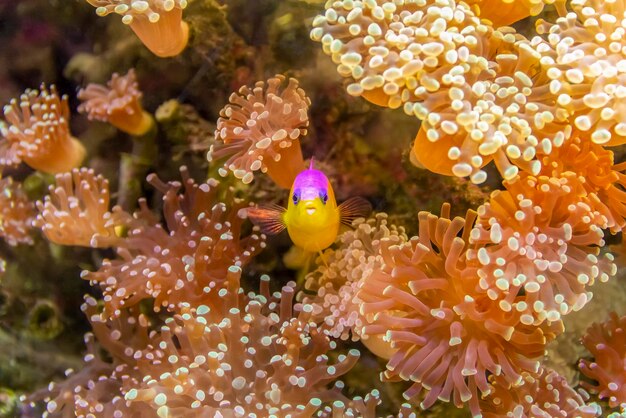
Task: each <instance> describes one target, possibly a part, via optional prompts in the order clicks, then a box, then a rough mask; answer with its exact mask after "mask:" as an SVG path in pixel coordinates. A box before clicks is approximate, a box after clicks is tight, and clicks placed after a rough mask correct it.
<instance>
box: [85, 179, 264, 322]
mask: <svg viewBox="0 0 626 418" xmlns="http://www.w3.org/2000/svg"><path fill="white" fill-rule="evenodd" d="M181 175H182V183H181V182H174V181H172V182H169V183H164V182H162V181H161V180H160V179H159V178H158V177H157V176H155V175H151V176H149V177H148V181H149V183H150V184H151V185H152V186H153V187H154V188H155V189H157V190H158V191H159V192H161V193H163V217H164V223H160V222H158V220H157V217H156V215H155V214H154V213H153V212H152V211H151V210H150V209H149V208H148V207H147V204H146V202H145V201H141V202H140V206H141V209H140V210H139V211H138V212H137V213H135V215H134V218H135V219H134V220H133V221H132V222H129V224H128V225H127V235H126V237H124V238H123V239H119V238H117V237H113V238H108V237H103V236H95V240H94V243H95V245H102V246H108V245H113V246H115V247H116V249H117V253H118V255H119V258H117V259H112V260H105V261H104V262H103V264H102V266H101V267H100V269H99V270H97V271H93V272H89V271H85V272H83V278H85V279H86V280H89V281H90V282H91V283H93V284H94V285H99V286H101V287H102V289H103V291H104V302H105V306H106V312H107V313H108V314H110V315H119V314H120V312H121V309H122V308H124V307H129V306H133V305H135V304H137V303H139V301H141V300H143V299H147V298H153V299H154V309H155V310H157V311H158V310H160V309H161V308H163V307H164V308H166V309H168V310H173V311H175V310H177V309H178V304H179V303H182V302H186V303H190V302H198V301H203V303H205V304H207V305H208V306H212V305H213V303H216V302H217V301H218V300H219V296H218V295H217V294H218V292H219V291H220V289H221V287H222V285H223V283H224V278H225V275H226V271H227V270H228V267H229V266H231V265H233V264H234V265H237V266H244V265H245V264H246V263H248V261H249V260H250V259H251V258H252V257H253V256H254V255H255V254H256V253H258V252H259V251H260V250H261V249H262V248H263V247H264V246H265V242H264V240H265V236H264V235H262V234H260V233H258V231H257V230H256V229H255V230H253V231H252V233H251V234H250V235H248V236H246V237H241V235H242V232H241V227H242V224H243V222H244V220H245V219H246V212H245V210H242V209H243V208H244V207H245V204H244V202H241V201H237V200H236V199H234V197H232V196H231V195H228V193H227V194H226V198H225V199H224V200H226V201H228V202H229V205H227V204H225V203H223V202H222V201H220V198H219V197H220V192H222V191H223V190H221V189H220V188H219V182H218V181H217V180H215V179H209V180H207V181H206V182H205V183H200V184H197V183H196V182H195V181H194V180H193V179H192V178H191V177H190V176H189V174H188V172H187V170H186V168H185V167H182V168H181ZM181 189H182V194H179V192H180V191H181ZM231 202H232V203H231Z"/></svg>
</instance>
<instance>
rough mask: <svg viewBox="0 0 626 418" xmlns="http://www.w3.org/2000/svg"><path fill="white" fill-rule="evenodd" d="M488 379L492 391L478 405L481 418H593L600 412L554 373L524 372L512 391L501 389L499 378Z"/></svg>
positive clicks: (542, 370)
mask: <svg viewBox="0 0 626 418" xmlns="http://www.w3.org/2000/svg"><path fill="white" fill-rule="evenodd" d="M489 380H490V381H491V383H492V386H491V387H492V392H491V393H490V394H489V396H488V397H487V398H486V399H484V400H482V401H481V403H480V405H481V409H482V412H483V417H484V418H502V417H510V418H513V417H515V418H531V417H532V418H569V417H577V418H594V417H598V416H600V414H601V412H602V410H601V409H600V407H599V406H598V405H595V404H587V403H586V400H587V399H585V398H583V396H582V395H581V394H579V393H578V392H576V391H575V390H574V389H572V388H571V387H570V385H569V384H568V383H567V380H565V378H564V377H562V376H560V375H559V374H558V373H557V372H555V371H554V370H550V369H545V368H542V369H541V370H540V371H539V373H537V374H536V375H532V374H529V373H524V375H523V381H522V382H521V383H520V385H519V386H515V387H513V388H510V387H508V386H507V385H504V386H502V385H501V384H500V382H499V381H500V380H501V379H500V378H498V377H494V376H491V377H490V379H489ZM585 395H586V394H585ZM586 398H588V395H587V396H586Z"/></svg>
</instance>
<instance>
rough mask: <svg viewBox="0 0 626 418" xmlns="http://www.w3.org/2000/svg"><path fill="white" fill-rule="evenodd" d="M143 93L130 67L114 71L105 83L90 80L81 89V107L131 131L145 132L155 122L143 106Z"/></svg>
mask: <svg viewBox="0 0 626 418" xmlns="http://www.w3.org/2000/svg"><path fill="white" fill-rule="evenodd" d="M141 96H142V93H141V92H140V91H139V85H138V84H137V78H136V76H135V70H133V69H132V68H131V69H130V70H128V73H126V74H125V75H123V76H120V75H119V74H117V73H114V74H113V75H112V76H111V79H110V80H109V81H108V82H107V85H106V86H102V85H100V84H95V83H90V84H89V85H87V87H85V88H84V89H81V90H80V91H79V92H78V98H79V99H80V100H81V101H82V103H81V104H80V106H78V111H79V112H82V113H86V114H87V116H88V117H89V119H95V120H99V121H102V122H109V123H110V124H111V125H113V126H115V127H116V128H118V129H120V130H122V131H124V132H127V133H129V134H131V135H143V134H145V133H146V132H148V131H149V130H150V129H151V128H152V127H153V126H154V120H153V119H152V116H150V114H149V113H147V112H146V111H145V110H143V107H142V106H141Z"/></svg>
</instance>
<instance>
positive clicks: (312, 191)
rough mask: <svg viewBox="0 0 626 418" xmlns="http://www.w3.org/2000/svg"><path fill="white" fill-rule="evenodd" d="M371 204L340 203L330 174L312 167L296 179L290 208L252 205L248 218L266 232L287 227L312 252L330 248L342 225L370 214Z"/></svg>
mask: <svg viewBox="0 0 626 418" xmlns="http://www.w3.org/2000/svg"><path fill="white" fill-rule="evenodd" d="M370 210H371V207H370V204H369V203H368V202H367V201H366V200H364V199H361V198H358V197H353V198H351V199H348V200H347V201H345V202H344V203H342V204H341V205H339V206H337V200H336V199H335V192H334V191H333V188H332V186H331V185H330V182H329V181H328V177H326V175H324V173H322V172H321V171H319V170H315V169H314V168H313V167H312V166H311V167H310V168H309V169H308V170H304V171H302V172H301V173H300V174H298V176H297V177H296V179H295V180H294V182H293V185H292V186H291V191H290V192H289V203H288V204H287V208H286V209H285V208H283V207H280V206H273V207H271V208H249V209H248V217H249V218H250V219H251V220H252V222H254V223H255V224H257V225H259V226H260V227H261V230H262V231H263V232H264V233H266V234H270V235H273V234H278V233H279V232H281V231H282V230H284V229H287V232H288V233H289V237H290V238H291V240H292V241H293V243H294V244H295V245H296V246H297V247H300V248H301V249H303V250H305V251H309V252H321V251H322V250H324V249H325V248H328V247H329V246H330V245H331V244H332V243H333V242H335V240H336V239H337V235H338V234H339V226H340V225H341V224H342V223H343V224H347V225H350V224H351V223H352V220H353V219H355V218H357V217H360V216H366V215H367V213H368V212H369V211H370Z"/></svg>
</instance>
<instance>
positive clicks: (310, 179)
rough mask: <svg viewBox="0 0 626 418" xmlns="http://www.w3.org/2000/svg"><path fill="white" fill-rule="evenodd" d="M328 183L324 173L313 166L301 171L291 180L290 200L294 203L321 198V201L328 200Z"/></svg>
mask: <svg viewBox="0 0 626 418" xmlns="http://www.w3.org/2000/svg"><path fill="white" fill-rule="evenodd" d="M329 186H330V183H329V181H328V177H326V175H325V174H324V173H322V172H321V171H319V170H316V169H314V168H309V169H307V170H304V171H302V172H301V173H300V174H298V176H297V177H296V179H295V180H294V182H293V186H292V188H291V200H292V202H290V203H294V204H298V202H300V201H307V200H315V199H317V198H320V199H322V201H323V203H326V201H327V200H328V194H329V193H328V189H329Z"/></svg>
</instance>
